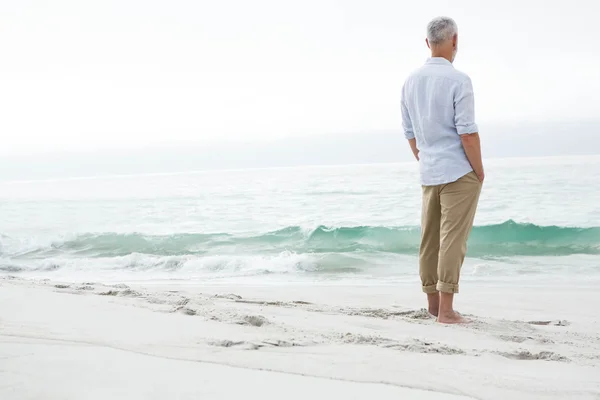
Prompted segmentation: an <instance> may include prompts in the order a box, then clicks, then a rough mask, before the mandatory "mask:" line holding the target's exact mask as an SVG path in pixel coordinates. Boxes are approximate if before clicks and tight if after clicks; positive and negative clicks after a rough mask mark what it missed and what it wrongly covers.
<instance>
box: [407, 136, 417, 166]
mask: <svg viewBox="0 0 600 400" xmlns="http://www.w3.org/2000/svg"><path fill="white" fill-rule="evenodd" d="M408 144H409V145H410V149H411V150H412V152H413V154H414V155H415V158H416V159H417V161H419V149H417V139H415V138H412V139H408Z"/></svg>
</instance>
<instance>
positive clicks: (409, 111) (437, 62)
mask: <svg viewBox="0 0 600 400" xmlns="http://www.w3.org/2000/svg"><path fill="white" fill-rule="evenodd" d="M401 103H402V127H403V128H404V135H405V136H406V138H407V139H413V138H416V141H417V148H418V149H419V164H420V168H421V184H422V185H424V186H433V185H442V184H446V183H450V182H455V181H456V180H458V179H459V178H461V177H463V176H464V175H466V174H468V173H469V172H471V171H472V170H473V168H471V164H470V163H469V160H468V159H467V155H466V154H465V150H464V148H463V145H462V141H461V140H460V135H464V134H468V133H475V132H478V131H479V129H478V128H477V125H476V124H475V106H474V98H473V85H472V84H471V79H470V78H469V77H468V76H467V75H466V74H464V73H462V72H460V71H458V70H457V69H455V68H454V67H453V66H452V64H451V63H450V61H448V60H446V59H445V58H438V57H435V58H430V59H428V60H427V62H426V63H425V65H424V66H422V67H421V68H419V69H418V70H416V71H415V72H413V73H412V74H411V75H410V76H409V77H408V78H407V79H406V82H405V83H404V86H403V88H402V101H401Z"/></svg>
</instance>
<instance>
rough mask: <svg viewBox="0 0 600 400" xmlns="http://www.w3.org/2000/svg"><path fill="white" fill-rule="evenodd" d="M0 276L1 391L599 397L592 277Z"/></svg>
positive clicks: (598, 326) (5, 395)
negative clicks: (439, 300)
mask: <svg viewBox="0 0 600 400" xmlns="http://www.w3.org/2000/svg"><path fill="white" fill-rule="evenodd" d="M465 286H466V287H463V293H461V294H460V297H459V299H458V303H457V304H458V306H459V307H460V310H461V311H462V312H463V313H464V314H467V315H468V316H470V317H471V318H472V319H473V321H474V322H473V323H471V324H469V325H465V326H444V325H440V324H437V323H436V322H435V320H434V319H433V318H432V317H431V316H429V315H428V314H427V313H426V312H425V311H424V310H422V309H421V307H422V306H423V300H424V299H423V296H422V294H421V293H419V292H418V290H417V289H416V288H415V287H414V285H408V284H395V285H381V284H379V285H375V284H369V285H358V284H356V285H355V284H352V285H351V284H334V283H331V284H325V283H320V284H301V283H293V284H292V283H290V284H285V285H284V284H277V285H275V284H272V285H268V284H261V285H253V284H243V285H242V284H235V285H234V284H225V283H222V284H218V283H211V284H190V283H160V284H156V283H155V284H149V283H138V284H129V285H123V284H118V285H104V284H100V283H90V282H87V283H83V282H79V283H59V282H53V281H49V280H44V281H34V280H23V279H18V278H8V277H5V278H0V399H2V400H12V399H77V400H80V399H106V398H110V399H129V400H131V399H164V398H169V399H188V398H189V399H236V398H244V399H281V398H285V399H307V398H311V399H331V398H335V399H338V398H339V399H365V398H373V399H511V400H514V399H600V334H599V331H600V323H599V320H600V317H599V316H598V313H597V305H598V300H597V294H596V293H597V289H596V288H595V285H591V284H590V285H589V286H586V285H585V284H583V283H582V284H580V285H579V286H577V287H570V286H568V285H561V286H558V285H555V286H549V285H548V284H545V285H540V286H537V287H536V286H531V287H526V286H518V287H511V286H508V285H506V284H504V285H498V286H493V285H490V284H488V285H483V284H479V285H476V284H475V283H471V284H470V285H468V286H467V285H465Z"/></svg>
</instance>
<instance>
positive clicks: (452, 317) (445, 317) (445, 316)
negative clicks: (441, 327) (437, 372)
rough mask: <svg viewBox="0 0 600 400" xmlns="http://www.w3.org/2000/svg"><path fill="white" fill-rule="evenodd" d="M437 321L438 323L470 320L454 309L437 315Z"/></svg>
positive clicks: (460, 322) (466, 322) (462, 322)
mask: <svg viewBox="0 0 600 400" xmlns="http://www.w3.org/2000/svg"><path fill="white" fill-rule="evenodd" d="M437 321H438V322H439V323H440V324H468V323H469V322H471V321H470V320H468V319H467V318H465V317H463V316H462V315H460V314H459V313H457V312H455V311H450V312H446V313H442V314H440V315H439V316H438V319H437Z"/></svg>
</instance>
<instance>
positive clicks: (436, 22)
mask: <svg viewBox="0 0 600 400" xmlns="http://www.w3.org/2000/svg"><path fill="white" fill-rule="evenodd" d="M457 33H458V26H457V25H456V22H454V20H453V19H452V18H448V17H437V18H434V19H433V20H431V22H430V23H428V24H427V40H429V43H430V44H434V45H435V44H440V43H444V42H445V41H446V40H450V39H452V38H453V37H454V35H456V34H457Z"/></svg>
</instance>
